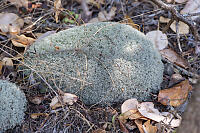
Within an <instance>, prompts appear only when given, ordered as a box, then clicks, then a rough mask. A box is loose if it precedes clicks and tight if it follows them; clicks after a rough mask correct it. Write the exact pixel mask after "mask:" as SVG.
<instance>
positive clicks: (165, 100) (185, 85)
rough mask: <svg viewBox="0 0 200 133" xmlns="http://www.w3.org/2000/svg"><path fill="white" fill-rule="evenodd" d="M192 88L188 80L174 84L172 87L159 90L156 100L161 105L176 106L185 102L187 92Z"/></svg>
mask: <svg viewBox="0 0 200 133" xmlns="http://www.w3.org/2000/svg"><path fill="white" fill-rule="evenodd" d="M191 90H192V86H191V85H190V84H189V81H188V80H184V81H182V82H181V83H179V84H177V85H175V86H174V87H172V88H169V89H164V90H160V92H159V94H158V102H160V103H162V104H163V105H171V106H174V107H177V106H179V105H181V104H183V103H184V102H185V100H186V99H187V97H188V93H189V92H190V91H191Z"/></svg>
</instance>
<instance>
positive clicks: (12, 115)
mask: <svg viewBox="0 0 200 133" xmlns="http://www.w3.org/2000/svg"><path fill="white" fill-rule="evenodd" d="M26 102H27V101H26V97H25V95H24V93H23V92H22V91H21V90H19V88H18V87H17V86H16V85H15V84H14V83H10V82H8V81H6V80H0V132H4V131H6V130H7V129H10V128H14V127H15V126H16V125H20V124H21V123H22V121H23V119H24V115H25V113H24V111H25V110H26Z"/></svg>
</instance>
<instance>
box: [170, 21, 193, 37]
mask: <svg viewBox="0 0 200 133" xmlns="http://www.w3.org/2000/svg"><path fill="white" fill-rule="evenodd" d="M170 28H171V29H172V30H173V31H174V32H175V33H176V21H174V22H173V23H172V24H171V25H170ZM189 31H190V27H189V26H188V25H187V24H185V23H184V22H182V21H179V22H178V32H179V34H188V33H189Z"/></svg>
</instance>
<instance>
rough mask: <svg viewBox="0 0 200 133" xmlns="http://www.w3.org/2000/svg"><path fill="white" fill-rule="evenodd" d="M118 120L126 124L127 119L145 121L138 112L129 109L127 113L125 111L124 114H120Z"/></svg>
mask: <svg viewBox="0 0 200 133" xmlns="http://www.w3.org/2000/svg"><path fill="white" fill-rule="evenodd" d="M118 119H119V120H120V121H121V122H123V123H126V120H127V119H130V120H135V119H145V118H144V117H143V116H142V115H141V114H140V112H139V111H138V110H137V109H131V110H129V111H126V112H125V113H123V114H121V115H120V116H119V117H118Z"/></svg>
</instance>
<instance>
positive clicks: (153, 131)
mask: <svg viewBox="0 0 200 133" xmlns="http://www.w3.org/2000/svg"><path fill="white" fill-rule="evenodd" d="M143 130H144V131H145V133H157V130H158V128H157V127H156V126H153V125H152V124H151V123H150V120H148V121H146V122H145V123H144V125H143Z"/></svg>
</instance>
